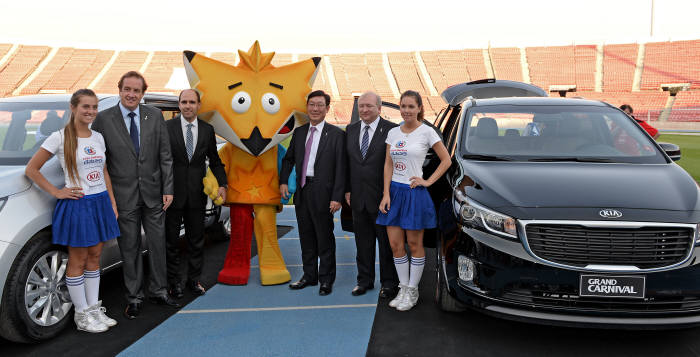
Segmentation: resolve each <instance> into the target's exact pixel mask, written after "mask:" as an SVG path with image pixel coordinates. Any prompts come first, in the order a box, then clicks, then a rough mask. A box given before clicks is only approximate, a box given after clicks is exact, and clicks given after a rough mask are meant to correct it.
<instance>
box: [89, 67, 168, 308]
mask: <svg viewBox="0 0 700 357" xmlns="http://www.w3.org/2000/svg"><path fill="white" fill-rule="evenodd" d="M118 86H119V97H120V102H119V103H118V104H117V105H115V106H114V107H112V108H108V109H105V110H103V111H101V112H100V113H99V114H97V118H96V119H95V121H94V123H93V124H92V129H93V130H95V131H97V132H99V133H101V134H102V136H103V137H104V139H105V145H106V147H107V171H108V172H109V175H110V177H111V178H112V188H113V190H114V198H115V200H116V202H117V211H118V213H119V217H118V219H117V220H118V222H119V229H120V231H121V234H122V235H121V237H119V240H118V242H119V251H120V252H121V255H122V260H123V265H122V268H123V271H124V285H125V286H126V291H127V294H126V295H127V296H126V297H127V303H128V304H127V307H126V310H125V311H124V315H125V316H126V317H127V318H128V319H134V318H136V316H138V314H139V312H140V311H141V304H142V301H143V298H144V293H143V287H142V286H143V260H142V259H141V254H140V253H141V251H143V248H142V247H141V225H142V224H143V229H144V230H145V232H146V246H147V248H148V251H149V253H148V259H149V264H148V266H149V268H150V272H149V273H150V278H149V281H148V290H149V291H148V292H149V295H150V299H151V301H153V302H155V303H158V304H164V305H169V306H173V307H179V304H178V303H177V302H175V301H174V300H172V299H171V298H170V297H169V296H168V293H167V280H166V260H165V210H166V209H168V206H170V203H172V201H173V173H172V163H173V159H172V155H171V153H170V140H169V136H168V132H167V129H166V126H165V121H164V120H163V114H162V113H161V112H160V110H158V109H157V108H153V107H150V106H147V105H143V104H141V99H142V98H143V95H144V93H145V91H146V88H147V85H146V80H145V79H144V78H143V76H142V75H141V74H140V73H138V72H135V71H130V72H127V73H125V74H124V75H123V76H122V78H121V79H120V80H119V84H118Z"/></svg>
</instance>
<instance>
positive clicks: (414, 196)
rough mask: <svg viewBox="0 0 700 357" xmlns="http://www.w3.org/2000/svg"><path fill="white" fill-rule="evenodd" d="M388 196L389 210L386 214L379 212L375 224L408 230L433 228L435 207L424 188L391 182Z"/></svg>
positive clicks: (434, 224)
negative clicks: (389, 201) (389, 199)
mask: <svg viewBox="0 0 700 357" xmlns="http://www.w3.org/2000/svg"><path fill="white" fill-rule="evenodd" d="M389 194H390V198H391V205H390V207H391V208H390V209H389V211H388V212H387V213H382V212H379V215H378V216H377V224H381V225H383V226H397V227H401V228H403V229H410V230H419V229H428V228H435V226H436V225H437V219H436V217H435V206H433V200H432V199H431V198H430V194H429V193H428V190H427V189H426V188H425V187H423V186H418V187H416V188H411V186H409V185H407V184H405V183H398V182H394V181H391V186H389Z"/></svg>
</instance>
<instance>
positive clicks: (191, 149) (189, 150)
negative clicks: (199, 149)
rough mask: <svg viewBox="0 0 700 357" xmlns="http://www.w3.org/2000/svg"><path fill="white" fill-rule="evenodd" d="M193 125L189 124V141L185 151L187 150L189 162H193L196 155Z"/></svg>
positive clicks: (186, 143)
mask: <svg viewBox="0 0 700 357" xmlns="http://www.w3.org/2000/svg"><path fill="white" fill-rule="evenodd" d="M193 126H194V125H193V124H187V140H186V141H185V149H187V160H192V154H193V153H194V138H193V137H192V127H193Z"/></svg>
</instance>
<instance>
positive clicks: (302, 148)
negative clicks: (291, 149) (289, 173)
mask: <svg viewBox="0 0 700 357" xmlns="http://www.w3.org/2000/svg"><path fill="white" fill-rule="evenodd" d="M310 127H311V124H306V125H304V126H301V127H299V129H297V130H296V131H294V135H297V133H298V135H299V140H297V144H296V145H297V147H296V148H295V149H296V152H298V153H302V154H301V155H299V156H298V157H301V160H299V170H302V169H303V168H302V167H301V165H303V164H304V155H306V135H307V134H308V133H309V128H310ZM295 156H297V155H295ZM297 175H298V176H299V177H301V175H299V174H297Z"/></svg>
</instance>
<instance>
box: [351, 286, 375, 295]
mask: <svg viewBox="0 0 700 357" xmlns="http://www.w3.org/2000/svg"><path fill="white" fill-rule="evenodd" d="M373 288H374V287H373V286H368V287H364V286H362V285H357V286H355V287H354V288H353V289H352V296H360V295H364V294H365V293H366V292H367V290H372V289H373Z"/></svg>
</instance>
